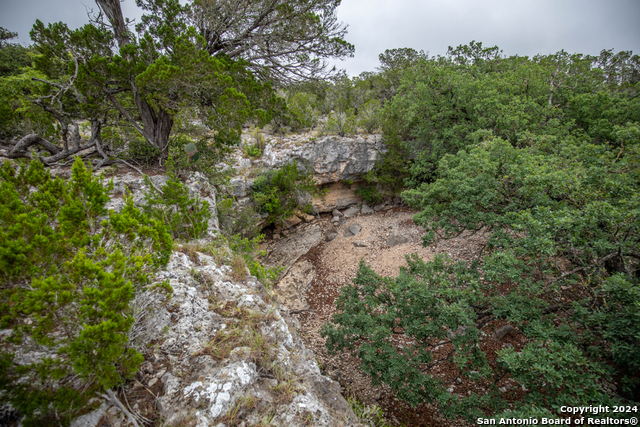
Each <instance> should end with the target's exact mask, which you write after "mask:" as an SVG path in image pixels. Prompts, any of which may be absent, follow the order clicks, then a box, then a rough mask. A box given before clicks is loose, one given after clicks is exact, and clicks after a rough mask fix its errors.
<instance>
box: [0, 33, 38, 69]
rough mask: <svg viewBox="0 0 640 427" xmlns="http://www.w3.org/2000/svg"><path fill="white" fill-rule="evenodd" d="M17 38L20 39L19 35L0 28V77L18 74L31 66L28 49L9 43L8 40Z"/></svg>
mask: <svg viewBox="0 0 640 427" xmlns="http://www.w3.org/2000/svg"><path fill="white" fill-rule="evenodd" d="M15 37H18V33H14V32H11V31H8V30H7V29H6V28H2V27H0V77H5V76H10V75H15V74H18V73H19V71H20V69H21V68H24V67H28V66H30V65H31V57H30V56H29V49H28V48H26V47H24V46H22V45H19V44H16V43H7V40H11V39H13V38H15Z"/></svg>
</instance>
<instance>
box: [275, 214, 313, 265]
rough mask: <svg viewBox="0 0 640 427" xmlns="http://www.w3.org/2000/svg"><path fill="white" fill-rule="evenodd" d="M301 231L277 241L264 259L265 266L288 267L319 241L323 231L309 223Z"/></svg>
mask: <svg viewBox="0 0 640 427" xmlns="http://www.w3.org/2000/svg"><path fill="white" fill-rule="evenodd" d="M306 227H307V228H305V229H304V231H303V232H298V233H295V235H294V236H292V237H290V238H288V239H282V240H280V241H278V242H277V243H276V244H275V245H274V246H273V248H272V249H271V252H270V253H269V256H268V257H267V259H266V260H265V264H266V265H267V266H283V267H285V268H289V267H290V266H292V265H293V264H294V263H295V262H296V261H297V260H298V258H299V257H300V256H302V255H304V254H306V253H307V252H309V249H311V248H312V247H314V246H315V245H317V244H318V243H320V240H322V237H323V233H322V229H321V228H320V226H318V225H317V224H311V225H309V226H306Z"/></svg>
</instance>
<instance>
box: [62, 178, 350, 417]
mask: <svg viewBox="0 0 640 427" xmlns="http://www.w3.org/2000/svg"><path fill="white" fill-rule="evenodd" d="M151 179H152V181H153V183H154V184H156V186H158V187H161V186H162V184H163V183H164V182H166V177H162V176H156V177H152V178H151ZM113 182H114V190H113V194H112V197H113V198H112V201H111V202H110V205H109V208H111V209H116V210H117V209H120V208H121V207H122V205H123V200H122V194H123V193H124V191H125V189H128V190H130V191H132V192H133V197H134V201H135V203H136V204H138V205H139V204H141V203H142V202H143V200H144V197H143V196H142V192H143V191H144V190H145V189H146V185H145V184H144V180H143V179H142V177H139V176H137V175H134V174H131V173H129V174H125V175H123V176H118V177H115V178H114V180H113ZM186 184H187V187H188V188H189V191H190V193H191V194H192V195H196V194H197V195H199V197H201V198H203V199H205V200H207V201H209V203H210V208H211V209H212V210H215V193H214V191H213V189H212V188H211V187H210V186H209V185H208V183H207V182H206V179H205V178H204V177H201V176H199V174H196V175H194V176H192V177H191V178H190V179H189V180H188V181H187V182H186ZM213 213H214V214H215V211H214V212H213ZM214 216H215V215H214ZM209 231H210V233H209V234H210V236H213V235H216V234H217V233H218V231H219V230H218V229H217V221H212V222H211V227H210V230H209ZM321 237H322V232H321V230H320V229H316V228H314V227H313V226H311V227H310V229H309V233H308V236H307V239H301V241H300V242H299V245H298V246H299V250H298V251H293V252H291V251H289V252H288V253H287V254H286V255H287V256H286V257H285V258H287V259H283V260H282V261H285V262H287V263H289V265H291V263H292V262H293V261H295V260H296V259H297V258H298V257H299V256H300V255H301V254H303V253H304V252H306V251H307V250H308V248H309V247H311V246H313V245H314V244H315V243H316V242H317V241H318V240H319V239H320V238H321ZM209 242H210V240H208V239H206V238H205V239H203V240H201V241H199V242H197V243H195V244H194V243H192V244H190V245H186V246H183V248H182V249H179V250H178V251H175V252H173V254H172V255H171V258H170V261H169V264H168V265H167V267H166V268H165V269H164V270H163V271H160V272H159V273H157V275H156V281H157V282H161V281H168V282H169V284H170V285H171V288H172V289H173V292H172V295H171V296H170V298H168V297H167V296H166V295H164V294H162V293H159V292H157V291H153V290H152V287H150V288H149V289H148V290H147V291H144V292H141V293H139V294H138V295H137V296H136V299H135V304H134V305H135V310H136V323H135V324H134V326H133V328H132V332H131V334H130V336H131V344H132V345H133V346H134V347H135V348H137V349H138V351H140V352H141V353H142V354H143V355H144V356H145V362H144V363H143V365H142V366H141V369H140V372H139V373H138V375H137V376H136V380H135V381H133V383H128V384H127V385H125V386H124V388H123V389H122V392H123V393H124V395H125V396H127V395H128V396H129V397H128V400H127V405H130V406H128V407H129V409H130V410H131V412H132V413H133V412H137V411H139V409H140V408H142V407H144V406H145V403H144V402H143V401H142V400H140V401H137V400H136V398H135V396H137V395H141V396H146V399H147V404H146V407H147V409H148V408H149V405H150V406H152V407H153V408H152V411H156V413H157V412H159V414H160V418H159V419H160V420H162V421H161V422H160V424H159V425H163V426H190V427H205V426H218V427H222V426H226V425H241V426H242V425H244V426H251V425H261V424H265V425H266V424H270V425H282V426H284V425H286V426H308V425H313V426H350V425H357V419H356V417H355V415H354V414H353V412H352V410H351V409H350V406H349V405H348V403H347V402H346V400H345V399H344V398H343V396H342V395H341V390H340V385H339V384H338V383H336V382H334V381H333V380H331V379H329V378H327V377H325V376H323V375H322V374H321V373H320V369H319V367H318V364H317V362H316V360H315V357H314V354H313V353H312V352H311V351H310V350H308V349H306V348H305V346H304V344H303V342H302V341H301V339H300V338H299V337H298V335H297V334H296V325H297V322H296V321H295V319H293V318H292V317H291V316H290V315H289V314H288V312H287V310H284V309H281V308H280V306H279V305H278V303H277V301H276V299H275V296H274V295H273V294H271V293H270V292H268V291H267V290H266V289H265V288H264V287H263V285H262V284H261V283H260V282H258V280H257V279H256V278H255V277H252V276H249V275H248V276H247V278H245V279H243V280H236V279H233V278H232V275H231V267H229V266H227V265H224V263H223V262H221V261H218V262H217V261H216V259H214V258H213V257H211V256H209V255H207V254H205V253H203V252H202V250H201V249H200V248H203V247H205V244H206V243H209ZM310 245H311V246H310ZM289 257H292V258H291V259H289ZM299 273H300V274H299V276H300V277H299V279H300V280H302V281H307V282H310V279H309V276H308V273H310V272H309V271H307V272H305V271H301V272H299ZM247 274H248V272H247ZM296 277H297V276H296ZM311 278H312V277H311ZM136 390H139V391H140V393H138V394H137V392H136ZM147 392H148V393H147ZM149 395H151V396H153V399H151V403H149V401H148V399H149ZM122 408H124V406H123V407H122ZM140 412H141V413H142V412H143V411H141V410H140ZM145 413H146V414H148V413H149V412H148V411H147V412H145ZM101 420H104V422H106V423H108V425H111V426H123V427H124V426H128V425H133V424H132V422H131V415H130V413H129V414H127V413H126V408H124V410H122V409H120V408H119V406H118V405H113V402H108V401H105V402H104V403H103V404H102V405H101V406H100V407H99V408H98V409H97V410H95V411H94V412H91V413H89V414H86V415H84V416H82V417H80V418H78V419H76V420H74V422H73V424H72V425H73V426H74V427H94V426H96V425H97V423H99V422H100V421H101Z"/></svg>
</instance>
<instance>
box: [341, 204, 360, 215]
mask: <svg viewBox="0 0 640 427" xmlns="http://www.w3.org/2000/svg"><path fill="white" fill-rule="evenodd" d="M359 213H360V208H359V207H357V206H354V207H352V208H349V209H347V210H346V211H344V214H343V215H344V217H345V218H351V217H352V216H356V215H358V214H359Z"/></svg>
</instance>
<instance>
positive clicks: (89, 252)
mask: <svg viewBox="0 0 640 427" xmlns="http://www.w3.org/2000/svg"><path fill="white" fill-rule="evenodd" d="M0 195H1V198H2V205H0V308H1V312H2V318H1V319H0V322H1V323H2V325H1V327H2V328H3V329H7V328H11V329H12V333H11V335H10V336H9V337H8V340H7V341H8V342H9V343H10V344H11V347H9V348H7V347H5V346H3V348H2V349H1V350H0V393H2V396H3V400H4V401H9V402H11V404H12V405H13V406H14V408H15V409H17V410H18V411H20V413H21V414H22V415H24V416H25V417H26V418H25V419H24V421H23V425H42V422H43V420H45V422H46V423H47V424H50V423H51V424H52V423H65V422H66V423H68V422H69V421H70V419H71V418H72V417H73V416H74V415H75V414H77V411H78V410H79V409H81V408H82V407H83V406H84V405H85V404H86V403H87V401H88V400H89V399H90V398H91V397H93V395H94V394H95V393H97V392H104V391H105V390H109V389H111V388H112V387H114V386H116V385H119V384H121V383H122V382H123V381H125V380H127V379H129V378H131V377H132V376H133V375H134V374H135V373H136V372H137V371H138V367H139V366H140V364H141V363H142V361H143V357H142V355H141V354H140V353H139V352H138V351H137V350H136V349H135V348H134V346H133V345H134V344H135V343H132V342H131V341H130V339H129V335H128V334H129V332H130V330H131V328H132V326H133V323H134V317H135V316H134V307H133V306H132V302H133V299H134V296H135V293H136V292H138V291H140V290H142V289H145V288H147V287H149V285H150V284H151V281H152V279H153V274H152V273H153V272H154V270H156V269H157V268H159V267H160V266H162V265H165V264H166V263H167V262H168V260H169V255H170V254H171V250H172V245H173V242H172V239H171V236H170V235H169V233H168V232H167V231H166V227H165V225H164V224H162V223H161V222H159V221H156V220H153V219H151V218H149V217H148V216H146V215H145V214H143V213H142V212H140V210H139V209H137V208H136V207H134V205H133V201H132V199H131V197H128V198H126V203H125V206H124V208H123V209H122V211H121V212H119V213H115V212H113V211H111V212H107V210H106V209H105V205H106V203H107V202H108V201H109V196H108V188H106V187H105V186H104V185H103V183H102V182H101V180H100V178H98V177H94V176H93V174H92V171H91V170H90V169H87V168H86V167H85V165H84V163H83V162H82V161H81V160H80V159H76V161H75V163H74V165H73V174H72V177H71V179H70V180H68V181H67V182H65V180H63V179H62V178H59V177H52V176H51V175H50V174H49V172H48V171H46V170H45V169H44V166H43V165H42V163H40V162H31V163H29V165H28V166H27V165H22V166H20V167H18V168H14V167H13V166H12V165H11V164H10V163H9V162H5V163H3V165H2V167H1V168H0ZM159 288H160V289H165V290H170V288H168V284H163V285H162V286H160V287H159ZM139 344H140V343H138V345H139ZM32 351H35V352H36V353H35V354H37V355H39V356H37V357H34V356H33V353H32V354H31V356H28V357H27V356H26V355H28V354H29V352H32Z"/></svg>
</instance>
